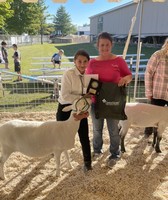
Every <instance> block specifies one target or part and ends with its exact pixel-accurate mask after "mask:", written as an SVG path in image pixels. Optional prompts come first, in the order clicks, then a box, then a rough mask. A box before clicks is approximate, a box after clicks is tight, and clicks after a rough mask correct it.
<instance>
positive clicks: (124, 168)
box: [0, 112, 168, 200]
mask: <svg viewBox="0 0 168 200" xmlns="http://www.w3.org/2000/svg"><path fill="white" fill-rule="evenodd" d="M10 119H24V120H39V121H41V120H42V121H46V120H50V119H55V113H54V112H50V113H48V112H39V113H13V114H12V113H0V124H2V123H4V122H5V121H8V120H10ZM89 125H90V140H91V143H92V125H91V119H90V118H89ZM143 131H144V130H143V129H140V128H136V129H132V128H131V129H129V133H128V134H127V136H126V140H125V144H126V151H127V152H126V153H124V154H123V155H122V157H121V159H120V160H119V161H118V162H117V163H116V165H114V166H113V168H108V167H107V166H106V158H107V156H108V154H109V152H108V147H109V137H108V132H107V128H106V125H105V127H104V146H103V147H104V154H103V156H102V157H101V158H99V159H98V160H96V161H93V170H92V171H90V172H88V173H87V174H84V173H83V170H82V165H83V162H82V155H81V147H80V143H79V138H78V136H77V135H76V138H75V139H76V140H75V147H74V148H73V149H71V150H69V155H70V160H71V163H72V165H73V169H70V170H69V169H68V168H67V164H66V161H65V160H64V156H62V158H61V161H62V164H61V176H60V177H56V176H55V172H56V171H55V161H54V158H53V156H52V155H49V156H47V157H42V158H30V157H26V156H24V155H23V154H20V153H18V152H17V153H13V154H12V155H11V156H10V157H9V159H8V160H7V162H6V164H5V168H4V171H5V176H6V179H5V180H3V181H2V180H0V200H42V199H45V200H52V199H53V200H86V199H87V200H168V129H166V131H165V132H164V134H163V139H162V141H161V150H162V153H160V154H157V153H155V151H154V149H153V148H152V146H151V141H152V137H150V138H149V139H146V138H144V136H143Z"/></svg>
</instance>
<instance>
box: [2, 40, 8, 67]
mask: <svg viewBox="0 0 168 200" xmlns="http://www.w3.org/2000/svg"><path fill="white" fill-rule="evenodd" d="M6 45H7V43H6V42H4V41H2V42H1V53H2V58H3V60H4V62H5V68H6V69H9V67H8V66H9V61H8V51H7V48H6Z"/></svg>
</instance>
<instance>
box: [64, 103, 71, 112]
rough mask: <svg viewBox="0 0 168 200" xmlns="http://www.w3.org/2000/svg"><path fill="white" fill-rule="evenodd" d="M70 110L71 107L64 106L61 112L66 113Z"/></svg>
mask: <svg viewBox="0 0 168 200" xmlns="http://www.w3.org/2000/svg"><path fill="white" fill-rule="evenodd" d="M70 110H72V105H70V106H66V107H65V108H63V109H62V111H64V112H68V111H70Z"/></svg>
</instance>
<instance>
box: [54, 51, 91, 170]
mask: <svg viewBox="0 0 168 200" xmlns="http://www.w3.org/2000/svg"><path fill="white" fill-rule="evenodd" d="M89 59H90V57H89V55H88V53H87V52H86V51H84V50H79V51H77V52H76V54H75V56H74V64H75V68H72V69H70V70H67V71H66V72H65V73H64V75H63V77H62V81H61V94H60V97H59V98H58V102H59V104H58V110H57V114H56V119H57V120H58V121H65V120H67V119H68V118H69V116H70V113H71V111H70V112H63V111H62V109H63V108H64V107H66V106H67V105H70V104H72V103H73V101H74V100H75V99H77V98H78V97H80V96H82V95H83V94H85V92H86V91H85V88H84V85H83V80H82V79H83V75H84V74H85V69H86V67H87V65H88V62H89ZM80 117H81V116H80ZM87 117H88V113H84V114H83V116H82V118H83V119H82V120H81V122H80V127H79V130H78V134H79V138H80V142H81V145H82V151H83V157H84V172H86V171H88V170H91V169H92V166H91V148H90V141H89V129H88V120H87ZM76 118H77V119H79V116H76Z"/></svg>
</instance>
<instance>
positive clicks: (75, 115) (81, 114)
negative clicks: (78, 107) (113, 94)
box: [73, 112, 89, 121]
mask: <svg viewBox="0 0 168 200" xmlns="http://www.w3.org/2000/svg"><path fill="white" fill-rule="evenodd" d="M88 116H89V112H85V113H80V114H77V113H74V114H73V117H74V118H75V120H76V121H78V120H82V119H84V118H87V117H88Z"/></svg>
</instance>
